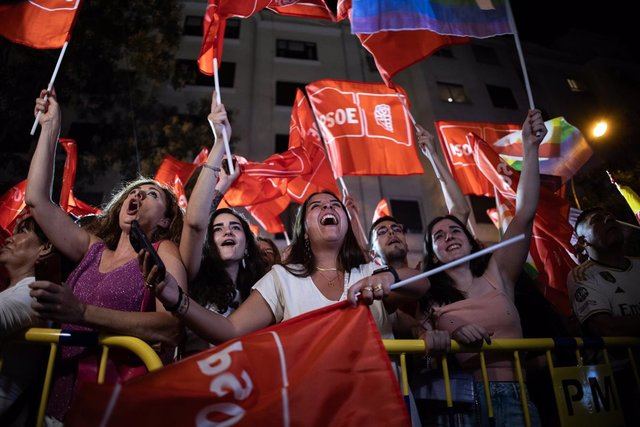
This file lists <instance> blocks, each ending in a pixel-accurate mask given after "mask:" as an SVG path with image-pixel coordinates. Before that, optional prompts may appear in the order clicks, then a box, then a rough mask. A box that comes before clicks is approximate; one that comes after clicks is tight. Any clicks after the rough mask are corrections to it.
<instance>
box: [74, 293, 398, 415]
mask: <svg viewBox="0 0 640 427" xmlns="http://www.w3.org/2000/svg"><path fill="white" fill-rule="evenodd" d="M141 408H144V410H141ZM101 421H102V422H101ZM218 423H219V424H218ZM65 424H66V425H69V426H71V427H73V426H85V425H98V424H100V425H105V426H120V425H136V426H140V427H145V426H153V427H158V426H173V425H189V424H191V425H199V426H205V425H207V426H213V425H226V426H231V425H237V426H255V425H269V426H279V425H283V426H289V425H292V426H328V425H340V426H364V425H366V426H389V425H394V426H408V425H409V418H408V414H407V411H406V407H405V405H404V402H403V400H402V396H401V395H400V389H399V387H398V383H397V380H396V378H395V375H394V373H393V372H392V369H391V364H390V362H389V358H388V357H387V354H386V352H385V350H384V347H383V345H382V342H381V341H380V334H379V332H378V331H377V329H376V326H375V323H374V321H373V319H372V317H371V313H370V311H369V310H368V309H367V308H366V307H363V306H360V307H358V308H357V309H353V308H350V307H348V305H347V304H346V303H338V304H335V305H333V306H330V307H325V308H322V309H319V310H316V311H313V312H310V313H307V314H304V315H301V316H298V317H295V318H293V319H291V320H289V321H286V322H283V323H281V324H278V325H275V326H272V327H270V328H267V329H263V330H261V331H258V332H254V333H252V334H249V335H246V336H244V337H241V338H238V339H235V340H232V341H229V342H227V343H226V344H223V345H221V346H217V347H215V348H213V349H211V350H207V351H205V352H202V353H199V354H197V355H194V356H192V357H189V358H187V359H185V360H183V361H181V362H178V363H175V364H173V365H169V366H167V367H165V368H163V369H161V370H159V371H157V372H153V373H150V374H147V375H145V376H143V377H139V378H136V379H134V380H131V381H129V382H127V383H125V384H124V385H122V387H121V388H119V387H116V388H113V387H110V386H99V385H91V386H87V387H85V389H84V390H83V392H82V393H79V395H78V400H77V401H76V402H75V405H74V407H73V408H72V410H71V412H70V414H69V416H68V417H67V420H66V422H65Z"/></svg>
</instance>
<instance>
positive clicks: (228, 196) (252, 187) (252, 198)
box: [224, 156, 287, 206]
mask: <svg viewBox="0 0 640 427" xmlns="http://www.w3.org/2000/svg"><path fill="white" fill-rule="evenodd" d="M234 157H235V159H236V160H237V162H238V167H239V168H240V170H241V173H240V175H239V176H238V178H237V179H236V180H235V182H234V183H233V185H232V186H231V187H230V188H229V189H228V190H227V192H226V193H225V194H224V200H225V202H226V203H227V205H228V206H249V205H257V204H259V203H264V202H268V201H270V200H274V199H277V198H279V197H282V196H283V195H284V194H285V193H286V191H287V180H286V178H282V177H279V176H275V177H274V176H273V175H259V174H255V175H250V174H245V173H244V172H243V171H244V167H245V165H247V164H250V163H249V162H248V161H247V159H245V158H244V157H241V156H234ZM251 164H252V165H253V166H256V165H259V163H256V162H252V163H251ZM263 166H264V165H263Z"/></svg>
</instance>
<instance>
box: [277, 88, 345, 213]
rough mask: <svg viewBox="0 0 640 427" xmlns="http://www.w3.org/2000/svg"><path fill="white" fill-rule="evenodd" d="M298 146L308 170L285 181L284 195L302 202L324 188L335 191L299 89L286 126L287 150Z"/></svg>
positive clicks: (305, 99) (306, 105) (336, 192)
mask: <svg viewBox="0 0 640 427" xmlns="http://www.w3.org/2000/svg"><path fill="white" fill-rule="evenodd" d="M298 147H299V148H303V149H304V151H305V153H306V156H307V158H308V159H309V162H310V164H311V169H310V170H309V172H308V173H306V174H304V175H300V176H297V177H294V178H292V179H290V180H289V181H288V183H287V195H288V196H289V197H290V198H291V199H292V200H293V201H295V202H296V203H304V201H305V200H306V199H307V197H309V196H310V195H311V194H313V193H316V192H318V191H323V190H328V191H331V192H333V193H334V194H338V187H337V186H336V180H335V178H334V177H333V172H332V170H331V165H330V164H329V159H328V158H327V156H326V154H325V151H324V147H323V146H322V141H321V140H320V134H319V133H318V126H316V121H315V118H314V116H313V111H311V106H310V105H309V101H308V100H307V98H306V96H305V95H304V92H302V91H301V90H300V89H298V90H297V92H296V99H295V101H294V103H293V109H292V110H291V122H290V125H289V149H295V148H298Z"/></svg>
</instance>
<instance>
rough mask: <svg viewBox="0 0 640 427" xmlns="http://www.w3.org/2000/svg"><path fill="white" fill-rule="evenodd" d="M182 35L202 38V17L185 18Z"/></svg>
mask: <svg viewBox="0 0 640 427" xmlns="http://www.w3.org/2000/svg"><path fill="white" fill-rule="evenodd" d="M182 34H183V35H185V36H198V37H202V16H185V18H184V28H183V29H182Z"/></svg>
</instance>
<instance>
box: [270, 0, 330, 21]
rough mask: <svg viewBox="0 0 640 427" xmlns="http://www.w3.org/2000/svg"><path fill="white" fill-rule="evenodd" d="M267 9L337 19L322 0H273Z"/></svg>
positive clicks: (285, 13) (302, 16)
mask: <svg viewBox="0 0 640 427" xmlns="http://www.w3.org/2000/svg"><path fill="white" fill-rule="evenodd" d="M269 9H270V10H272V11H274V12H276V13H278V14H280V15H287V16H295V17H299V18H318V19H327V20H330V21H336V20H337V18H336V16H335V15H334V13H333V12H332V11H331V9H330V8H329V7H328V6H327V3H326V2H325V1H324V0H303V1H299V0H297V1H296V0H275V1H272V2H271V4H270V5H269Z"/></svg>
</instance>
